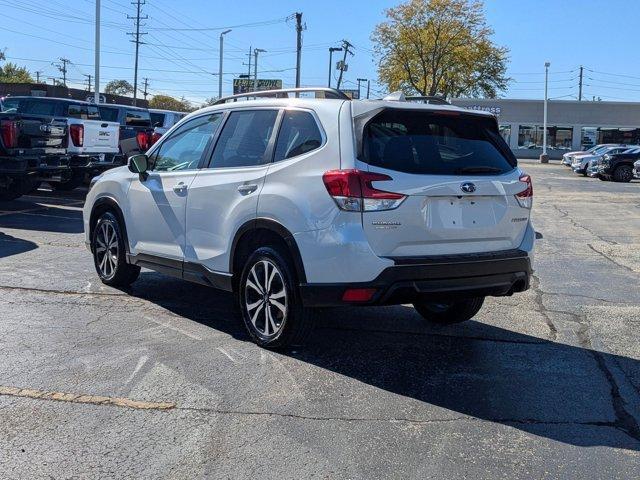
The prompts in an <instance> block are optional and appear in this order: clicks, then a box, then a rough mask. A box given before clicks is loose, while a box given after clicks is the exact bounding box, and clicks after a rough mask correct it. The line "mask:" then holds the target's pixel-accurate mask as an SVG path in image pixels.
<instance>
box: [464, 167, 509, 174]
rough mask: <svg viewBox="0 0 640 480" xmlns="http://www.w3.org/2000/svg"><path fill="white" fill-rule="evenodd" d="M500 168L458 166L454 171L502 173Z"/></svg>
mask: <svg viewBox="0 0 640 480" xmlns="http://www.w3.org/2000/svg"><path fill="white" fill-rule="evenodd" d="M502 171H503V170H502V168H498V167H489V166H478V167H459V168H456V169H455V172H456V173H502Z"/></svg>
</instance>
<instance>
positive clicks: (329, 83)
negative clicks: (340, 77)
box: [327, 47, 342, 88]
mask: <svg viewBox="0 0 640 480" xmlns="http://www.w3.org/2000/svg"><path fill="white" fill-rule="evenodd" d="M341 51H342V47H329V81H328V82H327V87H329V88H331V73H332V72H333V52H341Z"/></svg>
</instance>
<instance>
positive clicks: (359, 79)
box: [356, 78, 367, 99]
mask: <svg viewBox="0 0 640 480" xmlns="http://www.w3.org/2000/svg"><path fill="white" fill-rule="evenodd" d="M366 81H367V79H366V78H356V82H358V99H360V82H366Z"/></svg>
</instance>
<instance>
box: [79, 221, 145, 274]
mask: <svg viewBox="0 0 640 480" xmlns="http://www.w3.org/2000/svg"><path fill="white" fill-rule="evenodd" d="M114 235H115V237H114ZM105 249H106V250H105ZM91 251H92V252H93V264H94V266H95V268H96V272H97V274H98V276H99V277H100V280H102V283H104V284H105V285H109V286H111V287H128V286H129V285H131V284H132V283H133V282H134V281H135V280H136V279H137V278H138V275H140V267H138V266H136V265H130V264H128V263H127V255H126V252H127V250H126V248H125V244H124V236H123V235H122V228H121V226H120V223H119V222H118V219H117V218H116V216H115V215H114V214H113V213H111V212H105V213H103V214H102V216H101V217H100V218H99V219H98V222H97V223H96V226H95V228H94V229H93V235H92V237H91Z"/></svg>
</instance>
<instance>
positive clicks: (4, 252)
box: [0, 232, 38, 258]
mask: <svg viewBox="0 0 640 480" xmlns="http://www.w3.org/2000/svg"><path fill="white" fill-rule="evenodd" d="M36 248H38V245H36V244H35V243H33V242H30V241H29V240H23V239H22V238H16V237H12V236H11V235H7V234H5V233H2V232H0V258H4V257H10V256H11V255H18V254H20V253H24V252H28V251H30V250H35V249H36Z"/></svg>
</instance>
